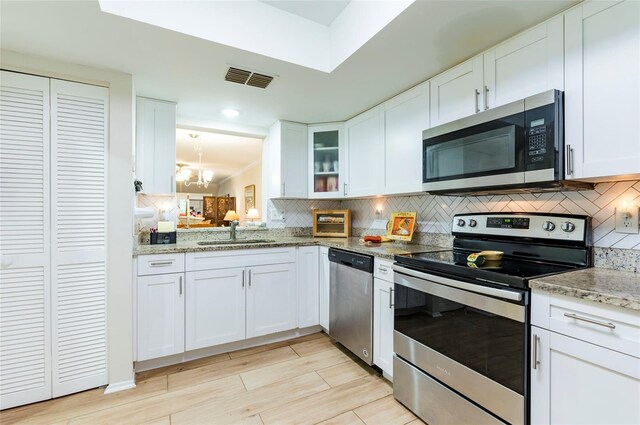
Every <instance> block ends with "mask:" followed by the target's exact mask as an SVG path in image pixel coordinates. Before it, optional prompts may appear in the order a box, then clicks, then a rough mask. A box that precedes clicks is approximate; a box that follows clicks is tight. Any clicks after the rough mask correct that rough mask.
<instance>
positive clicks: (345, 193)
mask: <svg viewBox="0 0 640 425" xmlns="http://www.w3.org/2000/svg"><path fill="white" fill-rule="evenodd" d="M342 193H343V195H344V196H347V184H346V183H345V184H344V185H343V191H342Z"/></svg>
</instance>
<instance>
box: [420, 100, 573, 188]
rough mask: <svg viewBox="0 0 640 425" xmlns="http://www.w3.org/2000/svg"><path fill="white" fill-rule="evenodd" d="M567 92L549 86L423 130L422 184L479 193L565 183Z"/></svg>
mask: <svg viewBox="0 0 640 425" xmlns="http://www.w3.org/2000/svg"><path fill="white" fill-rule="evenodd" d="M563 121H564V108H563V93H562V92H561V91H558V90H549V91H546V92H544V93H540V94H538V95H535V96H531V97H527V98H526V99H522V100H519V101H516V102H512V103H509V104H506V105H503V106H499V107H496V108H493V109H489V110H487V111H484V112H480V113H478V114H475V115H472V116H470V117H466V118H462V119H460V120H457V121H453V122H449V123H446V124H443V125H440V126H437V127H433V128H430V129H429V130H425V131H424V132H423V134H422V135H423V167H422V183H423V185H422V188H423V190H424V191H426V192H430V193H477V192H494V191H495V192H499V191H509V190H511V191H514V189H515V191H518V190H528V191H531V190H537V189H549V188H558V187H563V186H564V183H565V182H563V179H564V155H563V154H564V128H563V127H564V125H563V124H564V122H563Z"/></svg>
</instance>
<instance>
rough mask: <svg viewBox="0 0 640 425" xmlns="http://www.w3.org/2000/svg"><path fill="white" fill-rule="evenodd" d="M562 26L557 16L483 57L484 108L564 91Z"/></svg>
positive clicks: (561, 18) (560, 19)
mask: <svg viewBox="0 0 640 425" xmlns="http://www.w3.org/2000/svg"><path fill="white" fill-rule="evenodd" d="M563 26H564V25H563V17H562V16H557V17H555V18H553V19H551V20H549V21H547V22H545V23H544V24H542V25H538V26H537V27H535V28H532V29H531V30H529V31H527V32H524V33H522V34H520V35H518V36H516V37H514V38H512V39H510V40H509V41H507V42H505V43H503V44H501V45H499V46H498V47H496V48H495V49H492V50H490V51H488V52H487V53H485V54H484V87H483V96H484V99H483V103H484V109H489V108H494V107H496V106H500V105H504V104H507V103H509V102H513V101H516V100H520V99H524V98H525V97H527V96H531V95H534V94H538V93H541V92H544V91H546V90H551V89H557V90H563V89H564V64H563V58H564V52H563V41H564V34H563Z"/></svg>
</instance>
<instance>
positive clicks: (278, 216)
mask: <svg viewBox="0 0 640 425" xmlns="http://www.w3.org/2000/svg"><path fill="white" fill-rule="evenodd" d="M271 221H284V210H282V211H278V210H277V209H275V208H274V209H272V210H271Z"/></svg>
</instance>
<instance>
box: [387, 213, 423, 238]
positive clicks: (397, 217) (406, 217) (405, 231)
mask: <svg viewBox="0 0 640 425" xmlns="http://www.w3.org/2000/svg"><path fill="white" fill-rule="evenodd" d="M416 215H417V214H416V213H415V212H393V213H391V218H390V219H389V223H388V224H387V237H388V238H389V239H395V240H399V241H410V240H411V238H412V237H413V231H414V230H415V227H416Z"/></svg>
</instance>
